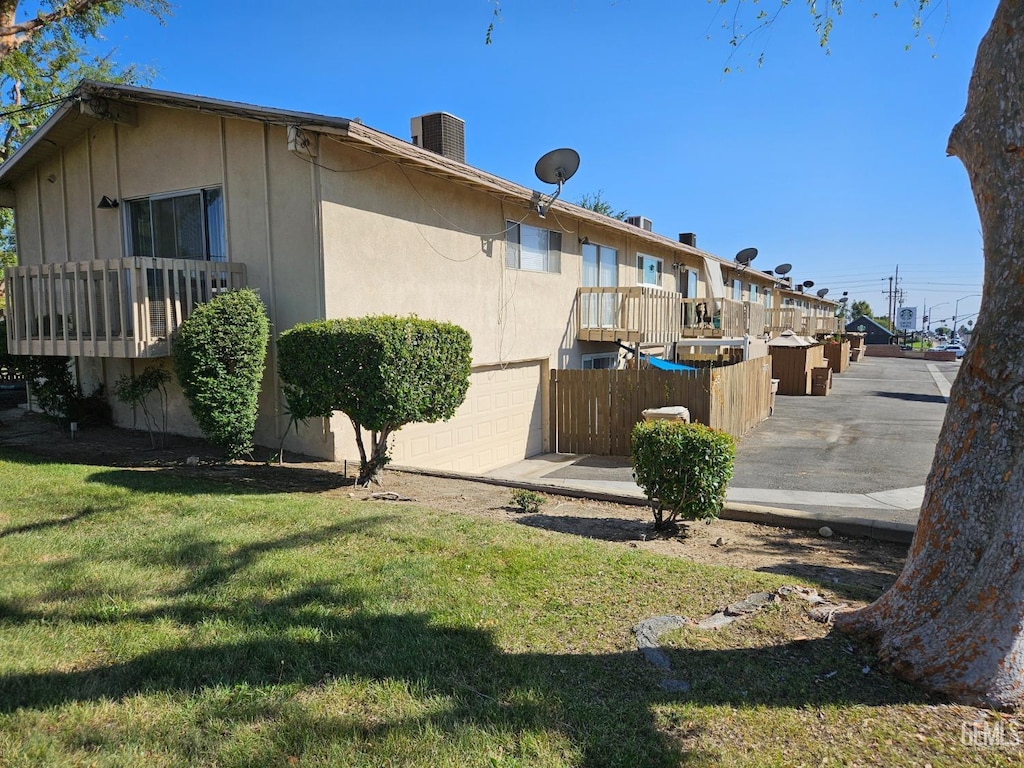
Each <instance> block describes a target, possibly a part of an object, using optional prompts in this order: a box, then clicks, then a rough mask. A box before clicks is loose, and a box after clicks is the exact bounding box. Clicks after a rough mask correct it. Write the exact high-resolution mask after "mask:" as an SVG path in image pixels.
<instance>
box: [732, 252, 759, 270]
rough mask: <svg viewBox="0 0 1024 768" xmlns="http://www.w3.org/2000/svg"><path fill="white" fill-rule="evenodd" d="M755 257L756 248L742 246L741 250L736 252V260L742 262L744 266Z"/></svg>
mask: <svg viewBox="0 0 1024 768" xmlns="http://www.w3.org/2000/svg"><path fill="white" fill-rule="evenodd" d="M755 258H757V248H744V249H743V250H742V251H740V252H739V253H737V254H736V261H738V262H739V263H740V264H742V265H743V266H744V267H745V266H747V265H748V264H750V262H752V261H753V260H754V259H755Z"/></svg>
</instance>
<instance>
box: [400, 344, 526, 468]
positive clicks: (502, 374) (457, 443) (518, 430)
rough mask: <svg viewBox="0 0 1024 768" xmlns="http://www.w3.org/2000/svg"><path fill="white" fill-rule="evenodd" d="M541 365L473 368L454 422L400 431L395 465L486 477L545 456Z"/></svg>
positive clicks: (412, 427) (520, 364) (404, 428)
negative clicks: (537, 455) (492, 470)
mask: <svg viewBox="0 0 1024 768" xmlns="http://www.w3.org/2000/svg"><path fill="white" fill-rule="evenodd" d="M544 362H545V361H542V360H535V361H529V362H525V363H514V364H509V365H505V366H488V367H485V368H474V369H473V371H472V373H471V374H470V378H469V392H468V393H467V394H466V400H465V402H463V404H462V405H461V406H459V410H458V411H456V413H455V415H454V416H453V417H452V418H451V420H449V421H447V422H438V423H437V424H410V425H408V426H406V427H403V428H402V429H401V430H399V432H398V434H397V435H396V440H395V446H394V449H393V450H392V452H391V458H392V462H393V463H395V464H398V465H405V466H410V467H423V468H429V469H447V470H453V471H456V472H486V471H488V470H490V469H494V468H495V467H500V466H503V465H505V464H511V463H512V462H514V461H519V460H520V459H524V458H526V457H527V456H533V455H534V454H537V453H540V452H541V451H542V450H543V447H544V444H543V434H544V433H543V411H542V398H541V384H542V379H541V376H542V373H543V370H544Z"/></svg>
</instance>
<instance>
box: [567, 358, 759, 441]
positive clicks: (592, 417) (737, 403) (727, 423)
mask: <svg viewBox="0 0 1024 768" xmlns="http://www.w3.org/2000/svg"><path fill="white" fill-rule="evenodd" d="M770 401H771V360H770V359H769V358H767V357H762V358H755V359H754V360H748V361H746V362H743V363H739V364H737V365H730V366H726V367H724V368H705V369H701V370H697V371H659V370H652V369H646V370H621V371H620V370H615V371H608V370H587V371H576V370H555V371H551V382H550V398H549V401H548V402H549V403H550V407H551V413H550V427H551V450H552V451H554V452H556V453H590V454H596V455H599V456H628V455H629V453H630V435H631V434H632V431H633V425H635V424H636V423H637V422H638V421H642V420H643V411H644V410H645V409H647V408H660V407H663V406H667V405H682V406H685V407H686V408H687V409H689V411H690V420H691V421H694V422H698V423H701V424H707V425H708V426H711V427H714V428H715V429H721V430H723V431H725V432H729V433H730V434H732V435H734V436H736V437H739V436H741V435H743V434H744V433H745V432H747V431H749V430H750V429H752V428H753V427H755V426H756V425H757V424H759V423H760V422H762V421H764V420H765V419H766V418H768V408H769V405H770Z"/></svg>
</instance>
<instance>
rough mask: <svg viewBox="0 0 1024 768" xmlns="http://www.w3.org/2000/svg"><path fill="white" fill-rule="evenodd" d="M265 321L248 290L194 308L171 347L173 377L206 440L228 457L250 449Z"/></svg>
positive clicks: (264, 350)
mask: <svg viewBox="0 0 1024 768" xmlns="http://www.w3.org/2000/svg"><path fill="white" fill-rule="evenodd" d="M269 339H270V321H269V320H268V319H267V311H266V308H265V307H264V306H263V302H262V301H260V298H259V296H258V295H257V294H256V292H255V291H254V290H251V289H248V288H246V289H243V290H240V291H231V292H229V293H222V294H220V295H219V296H216V297H214V298H213V299H212V300H211V301H209V302H207V303H206V304H200V305H199V306H197V307H196V308H195V310H194V311H193V313H192V315H191V316H190V317H188V319H186V320H185V321H184V322H183V323H182V324H181V326H180V327H179V328H178V331H177V333H176V334H175V336H174V340H173V343H172V346H171V356H172V358H173V361H174V374H175V376H177V378H178V382H179V383H180V384H181V389H182V391H183V392H184V393H185V398H186V399H187V400H188V406H189V410H190V411H191V412H192V417H193V418H194V419H195V420H196V423H197V424H198V425H199V428H200V429H201V430H202V431H203V434H204V435H206V438H207V439H208V440H209V441H210V442H212V443H213V444H214V445H216V446H218V447H219V448H221V449H223V451H224V455H225V457H226V458H228V459H235V458H238V457H239V456H243V455H245V454H247V453H249V452H251V451H252V447H253V445H252V436H253V433H254V432H255V431H256V414H257V412H258V409H259V405H258V398H259V392H260V384H261V382H262V380H263V368H264V364H265V363H266V359H267V342H268V341H269Z"/></svg>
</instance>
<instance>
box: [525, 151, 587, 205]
mask: <svg viewBox="0 0 1024 768" xmlns="http://www.w3.org/2000/svg"><path fill="white" fill-rule="evenodd" d="M579 167H580V155H579V153H578V152H577V151H576V150H575V149H569V148H568V147H563V148H561V149H553V150H551V151H550V152H548V153H547V154H545V155H544V156H543V157H542V158H541V159H540V160H538V161H537V165H536V166H534V168H533V172H534V173H536V174H537V178H538V179H540V180H541V181H543V182H544V183H545V184H557V185H558V189H557V190H556V192H555V194H553V195H552V196H551V199H550V200H548V201H547V202H546V203H545V202H543V201H541V202H540V203H538V204H537V213H538V214H540V217H541V218H544V216H545V215H546V214H547V212H548V208H550V207H551V204H552V203H553V202H555V200H557V199H558V196H559V195H560V194H562V185H563V184H564V183H565V182H567V181H568V180H569V179H571V178H572V177H573V175H574V174H575V173H576V171H578V170H579Z"/></svg>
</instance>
